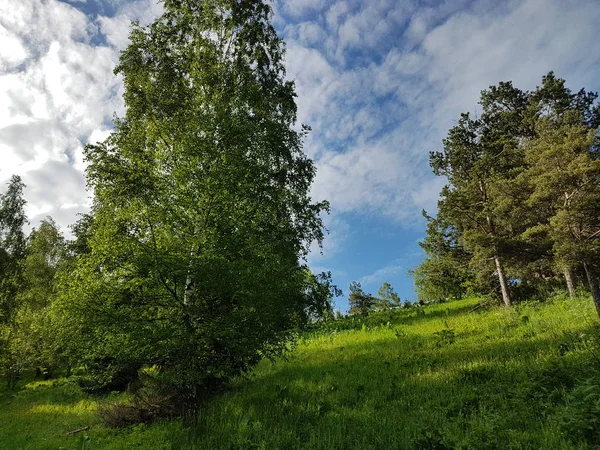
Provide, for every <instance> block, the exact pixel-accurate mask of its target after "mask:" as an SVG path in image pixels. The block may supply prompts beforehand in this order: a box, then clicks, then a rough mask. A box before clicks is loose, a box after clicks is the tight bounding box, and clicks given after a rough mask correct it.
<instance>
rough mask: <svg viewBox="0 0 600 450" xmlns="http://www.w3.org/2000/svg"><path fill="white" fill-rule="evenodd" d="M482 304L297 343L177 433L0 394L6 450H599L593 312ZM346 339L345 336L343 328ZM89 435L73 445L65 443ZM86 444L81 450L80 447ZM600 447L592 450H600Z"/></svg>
mask: <svg viewBox="0 0 600 450" xmlns="http://www.w3.org/2000/svg"><path fill="white" fill-rule="evenodd" d="M477 304H478V300H477V299H467V300H461V301H457V302H452V303H446V304H438V305H432V306H429V307H426V308H424V309H423V310H422V311H414V310H411V311H405V310H403V311H398V312H394V313H381V314H378V315H375V316H373V317H370V318H368V319H367V320H366V321H364V322H357V321H354V322H352V321H350V320H348V321H345V322H338V323H335V324H333V325H329V326H328V329H325V330H323V329H322V330H316V331H313V332H311V333H309V334H306V335H304V336H303V337H302V338H301V339H300V341H299V343H298V346H297V348H296V349H295V350H294V351H292V352H291V353H290V354H289V355H288V358H287V360H280V361H277V362H276V363H275V364H274V363H272V362H270V361H264V362H263V363H262V364H260V365H259V366H258V367H257V368H256V370H255V371H253V372H252V373H251V374H250V375H249V376H248V377H246V378H240V379H237V380H235V381H234V382H233V383H232V386H231V388H230V389H229V391H228V392H225V393H224V394H222V395H220V396H218V397H216V398H214V399H213V400H212V401H211V402H210V403H208V404H207V405H205V407H204V408H203V409H202V411H201V414H200V416H199V419H198V424H197V426H195V427H193V428H190V429H184V428H183V426H182V424H181V422H180V421H170V422H160V423H155V424H152V425H138V426H134V427H130V428H126V429H121V430H112V429H108V428H106V427H104V426H103V425H102V423H101V421H100V419H99V418H98V415H97V413H96V409H97V407H98V405H99V404H105V403H108V402H114V401H124V400H125V397H124V396H123V395H116V394H115V395H114V396H112V397H108V398H97V397H91V396H89V395H86V394H84V393H82V392H81V391H80V390H79V388H78V387H77V386H76V385H75V384H74V383H71V382H69V381H67V380H64V379H62V380H53V381H47V382H30V383H27V384H24V385H22V387H21V388H20V389H19V390H18V391H17V392H16V393H11V392H8V391H6V390H4V391H2V390H0V449H11V450H12V449H36V450H38V449H39V450H41V449H54V450H57V449H59V448H61V447H63V448H65V449H77V448H79V449H81V448H86V449H90V450H96V449H130V448H131V449H134V448H135V449H269V450H271V449H282V450H283V449H295V448H298V449H311V450H317V449H361V450H364V449H389V448H393V449H437V450H443V449H455V448H456V449H459V448H462V449H499V448H506V449H545V448H547V449H585V448H593V446H594V445H600V375H599V374H598V372H597V370H598V368H599V367H600V359H598V358H599V357H600V350H599V347H600V346H599V338H598V330H597V323H598V322H597V318H596V316H595V311H594V309H593V305H592V303H591V301H590V300H589V299H577V300H568V299H564V298H556V299H554V300H552V301H548V302H545V303H528V304H521V305H518V306H517V307H515V308H514V309H511V310H506V309H503V308H494V309H491V310H489V309H484V308H478V309H474V308H476V306H477ZM344 328H350V329H344ZM83 427H90V428H89V429H87V430H85V431H83V432H81V433H78V434H77V435H74V436H73V435H66V433H68V432H69V431H71V430H75V429H79V428H83ZM82 435H85V436H87V437H88V439H89V440H87V441H82ZM598 448H600V447H598Z"/></svg>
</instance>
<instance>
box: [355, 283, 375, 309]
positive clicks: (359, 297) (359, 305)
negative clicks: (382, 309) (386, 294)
mask: <svg viewBox="0 0 600 450" xmlns="http://www.w3.org/2000/svg"><path fill="white" fill-rule="evenodd" d="M349 290H350V295H349V296H348V304H349V305H350V311H349V312H350V314H361V315H367V314H369V312H370V311H371V310H372V309H373V307H374V306H375V305H376V304H377V299H376V298H375V297H373V296H372V295H371V294H367V293H365V292H364V291H363V290H362V286H361V285H360V283H359V282H358V281H353V282H352V283H350V287H349Z"/></svg>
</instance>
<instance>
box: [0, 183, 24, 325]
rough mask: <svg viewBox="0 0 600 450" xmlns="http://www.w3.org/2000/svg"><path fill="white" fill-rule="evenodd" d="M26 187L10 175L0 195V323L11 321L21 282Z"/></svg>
mask: <svg viewBox="0 0 600 450" xmlns="http://www.w3.org/2000/svg"><path fill="white" fill-rule="evenodd" d="M24 188H25V184H24V183H23V182H22V181H21V177H19V176H18V175H13V176H12V177H11V179H10V182H9V183H8V189H7V190H6V192H5V193H4V194H2V195H1V196H0V323H7V322H9V321H10V318H11V315H12V313H13V312H14V310H15V308H16V305H17V294H18V292H19V287H20V284H21V282H22V280H21V267H20V263H21V261H22V260H23V258H24V257H25V249H26V238H25V233H24V231H23V226H24V225H25V224H27V223H28V222H27V217H26V216H25V204H26V202H25V199H24V198H23V189H24Z"/></svg>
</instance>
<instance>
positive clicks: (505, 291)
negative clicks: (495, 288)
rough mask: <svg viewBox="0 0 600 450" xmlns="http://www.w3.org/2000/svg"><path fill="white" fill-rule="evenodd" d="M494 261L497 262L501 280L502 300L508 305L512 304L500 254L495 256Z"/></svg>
mask: <svg viewBox="0 0 600 450" xmlns="http://www.w3.org/2000/svg"><path fill="white" fill-rule="evenodd" d="M494 262H495V263H496V272H497V273H498V280H500V289H501V291H502V301H503V302H504V304H505V305H506V306H512V302H511V301H510V295H509V294H508V284H507V283H506V276H505V275H504V268H503V267H502V263H501V262H500V258H499V257H498V256H495V257H494Z"/></svg>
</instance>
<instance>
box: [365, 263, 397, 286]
mask: <svg viewBox="0 0 600 450" xmlns="http://www.w3.org/2000/svg"><path fill="white" fill-rule="evenodd" d="M404 272H406V267H404V266H403V265H402V264H400V260H396V261H394V262H392V263H391V264H390V265H387V266H385V267H382V268H380V269H377V270H376V271H375V272H373V273H371V274H369V275H365V276H364V277H362V278H361V279H360V283H361V284H374V283H383V282H384V281H389V278H391V277H396V276H398V275H400V274H403V273H404Z"/></svg>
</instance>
